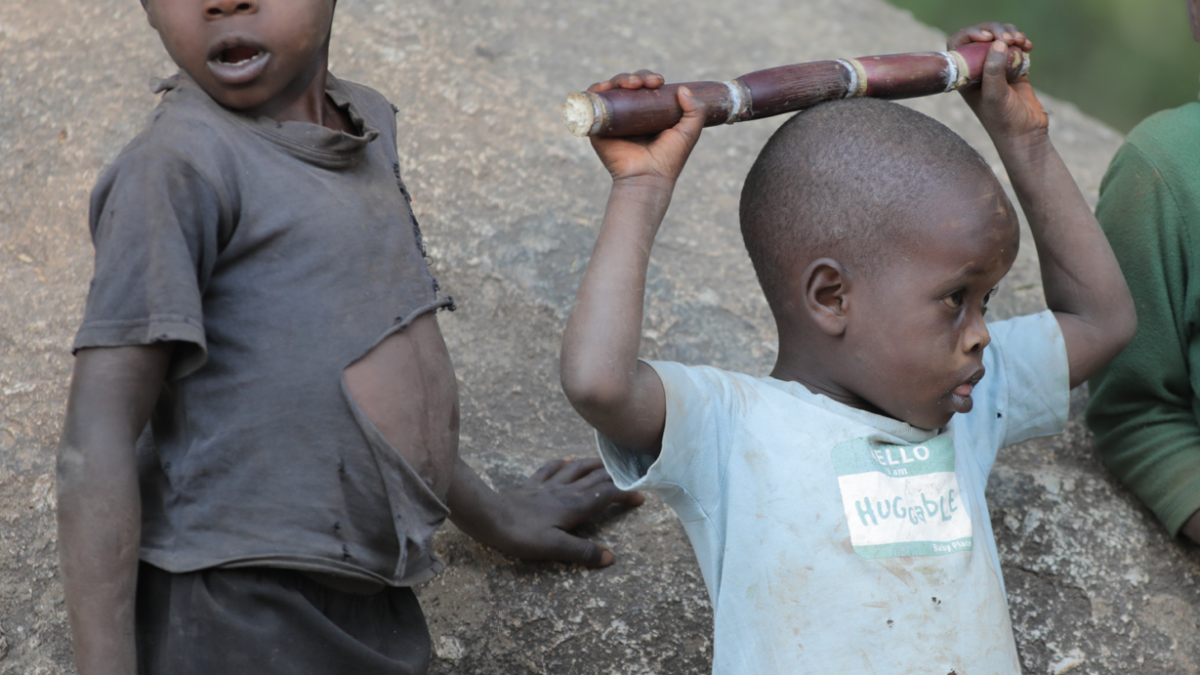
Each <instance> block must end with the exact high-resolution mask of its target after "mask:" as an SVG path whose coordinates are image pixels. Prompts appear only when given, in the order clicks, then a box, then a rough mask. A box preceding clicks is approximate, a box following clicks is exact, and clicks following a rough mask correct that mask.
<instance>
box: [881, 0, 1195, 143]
mask: <svg viewBox="0 0 1200 675" xmlns="http://www.w3.org/2000/svg"><path fill="white" fill-rule="evenodd" d="M890 1H891V2H892V4H893V5H896V6H897V7H901V8H903V9H908V10H910V11H911V12H912V13H913V15H914V16H916V18H917V19H918V20H920V21H921V22H923V23H927V24H929V25H932V26H937V27H938V28H940V29H941V30H943V31H945V32H946V33H947V34H950V33H953V32H954V31H956V30H958V29H959V28H962V27H963V26H968V25H972V24H976V23H980V22H982V21H991V20H999V21H1003V22H1005V23H1014V24H1016V25H1017V26H1018V27H1019V28H1020V29H1021V30H1022V31H1024V32H1025V34H1026V35H1028V36H1029V39H1031V40H1033V47H1034V48H1033V53H1032V56H1033V71H1032V72H1031V74H1030V79H1031V81H1032V82H1033V85H1034V86H1035V87H1037V88H1038V89H1040V90H1042V91H1045V92H1047V93H1049V94H1051V95H1053V96H1056V97H1058V98H1062V99H1066V100H1068V101H1071V102H1072V103H1074V104H1076V105H1078V106H1079V107H1080V109H1082V110H1083V111H1084V112H1086V113H1088V114H1089V115H1092V116H1093V117H1096V118H1099V119H1101V120H1103V121H1105V122H1107V123H1108V124H1110V125H1112V126H1113V127H1115V128H1117V129H1118V130H1120V131H1122V132H1126V131H1129V129H1131V128H1132V127H1133V126H1134V125H1135V124H1137V123H1138V122H1139V121H1140V120H1142V119H1143V118H1145V117H1146V116H1147V115H1150V114H1151V113H1153V112H1155V111H1158V110H1162V109H1164V108H1173V107H1175V106H1179V105H1182V104H1184V103H1187V102H1189V101H1195V100H1196V95H1197V92H1198V91H1200V83H1198V82H1197V76H1198V75H1200V45H1197V44H1196V43H1195V42H1193V41H1192V34H1191V29H1190V28H1189V26H1188V19H1187V7H1186V4H1185V3H1184V0H890Z"/></svg>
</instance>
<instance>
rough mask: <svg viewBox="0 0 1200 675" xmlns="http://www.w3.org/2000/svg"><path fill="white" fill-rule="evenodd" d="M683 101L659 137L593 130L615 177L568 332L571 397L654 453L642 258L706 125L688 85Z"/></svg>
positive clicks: (657, 406) (655, 404)
mask: <svg viewBox="0 0 1200 675" xmlns="http://www.w3.org/2000/svg"><path fill="white" fill-rule="evenodd" d="M662 84H663V78H662V76H660V75H656V74H653V73H649V72H647V71H638V72H637V73H636V74H634V75H629V74H622V75H618V76H616V77H614V78H613V79H612V80H609V81H608V82H602V83H599V84H595V85H592V87H591V91H605V90H607V89H611V88H613V87H624V88H629V89H636V88H639V87H642V86H647V87H659V86H662ZM679 103H680V105H681V106H682V107H683V110H684V116H683V119H682V120H680V122H679V124H678V125H676V126H675V127H674V128H672V129H668V130H667V131H664V132H662V133H661V134H659V135H657V136H655V137H653V138H641V139H636V138H635V139H601V138H593V139H592V145H593V147H594V148H595V150H596V154H598V155H599V156H600V160H601V162H603V163H604V166H605V168H606V169H608V171H609V173H610V174H611V175H612V179H613V187H612V192H611V193H610V194H609V197H608V206H607V207H606V208H605V211H604V222H603V224H602V225H601V226H600V235H599V237H598V238H597V239H596V246H595V248H594V249H593V250H592V257H591V260H590V261H589V262H588V267H587V271H586V272H585V273H584V277H583V283H582V284H580V287H579V292H578V294H577V295H576V296H575V306H574V308H573V309H572V310H571V317H570V319H569V320H568V321H567V328H566V331H565V332H564V334H563V347H562V372H561V376H562V385H563V391H564V392H565V393H566V395H567V399H568V400H570V401H571V405H573V406H575V409H576V410H577V411H579V414H580V415H581V416H583V418H584V419H585V420H587V422H588V423H589V424H591V425H592V426H593V427H595V428H596V429H597V430H598V431H600V433H602V434H604V435H605V436H607V437H609V438H611V439H612V440H613V441H615V442H616V443H618V444H620V445H621V446H623V447H626V448H629V449H631V450H635V451H639V452H647V453H652V454H656V453H657V452H658V450H659V446H660V444H661V441H662V433H663V424H664V422H665V420H666V401H665V394H664V392H663V387H662V382H661V381H660V380H659V379H658V375H656V374H655V372H654V370H653V369H652V368H650V367H649V366H647V365H646V364H644V363H642V362H640V361H638V346H639V344H640V343H641V335H642V304H643V301H644V297H645V291H646V268H647V266H648V265H649V262H650V249H651V247H652V246H653V244H654V237H655V235H656V234H657V232H658V227H659V225H660V224H661V223H662V219H663V216H664V215H665V214H666V212H667V206H668V205H669V204H670V203H671V193H672V191H673V190H674V189H675V180H676V179H677V178H678V177H679V173H680V172H681V171H682V170H683V166H684V163H685V162H687V158H688V155H689V154H691V151H692V148H693V147H694V146H695V144H696V141H697V140H698V139H699V138H700V132H701V130H702V128H703V125H704V110H703V107H702V106H701V105H700V104H699V103H698V102H696V101H695V99H693V98H692V97H691V93H690V92H689V91H688V90H687V89H686V88H681V89H680V90H679Z"/></svg>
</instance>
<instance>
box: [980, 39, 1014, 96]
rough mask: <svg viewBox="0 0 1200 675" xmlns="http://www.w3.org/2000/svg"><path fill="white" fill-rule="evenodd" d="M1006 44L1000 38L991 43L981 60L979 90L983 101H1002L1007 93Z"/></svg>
mask: <svg viewBox="0 0 1200 675" xmlns="http://www.w3.org/2000/svg"><path fill="white" fill-rule="evenodd" d="M1007 67H1008V45H1006V44H1004V43H1003V42H1002V41H1000V40H996V41H995V42H993V43H992V48H991V49H989V50H988V54H987V58H985V59H984V60H983V82H982V83H981V85H980V90H981V92H982V93H983V99H984V101H986V102H988V103H990V104H997V103H1002V102H1003V101H1004V100H1005V99H1006V98H1007V97H1008V93H1009V87H1008V73H1007Z"/></svg>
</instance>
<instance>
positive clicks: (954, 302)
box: [942, 290, 963, 309]
mask: <svg viewBox="0 0 1200 675" xmlns="http://www.w3.org/2000/svg"><path fill="white" fill-rule="evenodd" d="M942 302H944V303H946V306H947V307H949V308H950V309H958V308H959V307H962V304H963V292H962V291H961V290H959V291H954V292H953V293H951V294H950V295H947V296H946V297H944V298H942Z"/></svg>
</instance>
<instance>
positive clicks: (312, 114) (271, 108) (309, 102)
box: [243, 39, 352, 132]
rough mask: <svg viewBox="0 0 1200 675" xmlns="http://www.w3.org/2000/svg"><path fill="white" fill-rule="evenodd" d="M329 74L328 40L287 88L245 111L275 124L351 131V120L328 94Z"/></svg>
mask: <svg viewBox="0 0 1200 675" xmlns="http://www.w3.org/2000/svg"><path fill="white" fill-rule="evenodd" d="M328 75H329V40H328V39H326V41H325V45H324V47H323V48H322V49H321V51H320V52H319V53H318V54H317V55H316V56H315V57H314V58H313V60H312V61H311V62H310V63H309V65H308V67H307V68H305V69H304V70H303V71H302V72H301V73H300V74H299V75H297V76H296V78H295V79H294V80H292V81H291V83H289V84H288V86H287V87H286V88H285V89H284V90H283V91H281V92H280V93H279V95H278V96H275V97H274V98H272V99H271V100H270V101H267V102H266V103H264V104H263V105H261V106H258V107H256V108H251V109H247V110H244V111H243V112H244V113H246V114H247V115H250V116H252V117H267V118H270V119H273V120H275V121H276V122H308V123H310V124H316V125H319V126H323V127H328V128H330V129H335V130H337V131H347V132H351V131H352V129H351V128H350V124H349V121H348V120H346V119H345V118H344V114H343V112H342V111H341V109H340V108H338V107H337V106H335V105H334V104H333V102H332V101H330V100H329V97H328V96H326V95H325V83H326V80H327V79H328Z"/></svg>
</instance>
